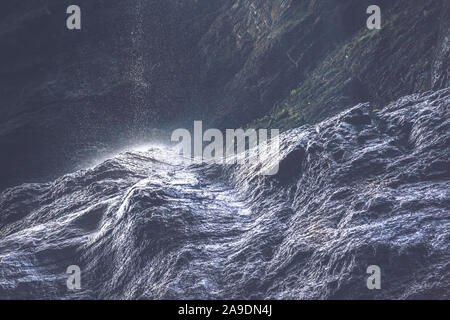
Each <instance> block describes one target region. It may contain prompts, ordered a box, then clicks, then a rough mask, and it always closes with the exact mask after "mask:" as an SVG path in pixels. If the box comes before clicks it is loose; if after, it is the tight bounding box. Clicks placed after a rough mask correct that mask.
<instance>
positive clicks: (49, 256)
mask: <svg viewBox="0 0 450 320" xmlns="http://www.w3.org/2000/svg"><path fill="white" fill-rule="evenodd" d="M449 119H450V89H445V90H441V91H437V92H427V93H423V94H415V95H412V96H407V97H404V98H402V99H400V100H398V101H396V102H393V103H391V104H390V105H388V106H387V107H386V108H384V109H383V110H382V111H374V107H373V106H372V105H370V104H359V105H357V106H355V107H353V108H351V109H349V110H347V111H345V112H342V113H340V114H339V115H337V116H335V117H333V118H331V119H328V120H326V121H324V122H321V123H319V124H317V125H316V126H314V127H308V126H303V127H301V128H298V129H294V130H289V131H287V132H285V133H283V134H282V136H281V148H280V150H281V151H280V170H279V172H278V174H277V175H274V176H260V175H259V174H258V173H259V172H260V170H261V169H262V168H264V167H267V166H271V165H273V161H274V157H267V158H265V159H263V162H262V168H261V166H257V165H254V164H253V163H250V165H245V166H244V165H230V166H224V165H217V164H216V165H211V164H191V165H189V164H186V163H183V162H180V161H177V160H179V159H178V158H177V156H176V155H175V154H173V153H172V151H171V150H169V149H164V148H151V149H150V150H148V151H146V152H129V153H126V154H122V155H120V156H118V157H115V158H113V159H111V160H108V161H106V162H104V163H103V164H101V165H99V166H97V167H95V168H94V169H91V170H87V171H79V172H77V173H74V174H71V175H67V176H64V177H62V178H60V179H58V180H56V181H55V182H53V183H47V184H25V185H22V186H19V187H16V188H12V189H9V190H7V191H6V192H4V193H2V194H1V195H0V211H1V215H0V296H1V297H2V298H56V299H65V298H81V299H83V298H100V299H105V298H116V299H117V298H124V299H131V298H151V299H162V298H178V299H179V298H194V299H205V298H240V299H247V298H276V299H314V298H320V299H341V298H352V299H354V298H368V299H375V298H384V299H419V298H426V299H428V298H437V299H449V298H450V279H449V277H448V275H449V274H450V247H449V245H450V194H449V190H450V188H449V187H450V179H449V178H450V170H449V168H450V166H449V165H448V161H449V159H448V155H449V152H450V122H449V121H450V120H449ZM69 265H78V266H79V267H80V268H81V272H82V283H81V289H80V290H78V291H69V290H67V288H66V280H67V277H68V275H66V274H65V271H66V269H67V267H68V266H69ZM370 265H377V266H379V267H380V268H381V274H382V278H381V288H382V289H381V290H368V289H367V287H366V279H367V277H368V275H367V273H366V270H367V267H368V266H370Z"/></svg>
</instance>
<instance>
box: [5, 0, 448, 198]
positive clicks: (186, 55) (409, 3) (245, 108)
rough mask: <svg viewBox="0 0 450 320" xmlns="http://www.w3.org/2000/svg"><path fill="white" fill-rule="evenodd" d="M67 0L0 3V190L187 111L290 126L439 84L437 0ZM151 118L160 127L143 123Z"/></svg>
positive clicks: (441, 48)
mask: <svg viewBox="0 0 450 320" xmlns="http://www.w3.org/2000/svg"><path fill="white" fill-rule="evenodd" d="M377 3H378V5H380V6H381V8H382V21H383V23H382V30H380V31H377V32H373V31H370V30H368V29H367V27H366V19H367V17H368V15H367V14H366V9H367V7H368V6H369V5H371V4H373V3H372V1H369V0H342V1H336V0H323V1H316V0H270V1H269V0H264V1H254V0H232V1H229V0H214V1H211V0H165V1H145V0H125V1H109V0H79V1H76V4H77V5H79V6H80V8H81V12H82V29H81V30H80V31H69V30H67V29H66V24H65V19H66V8H67V7H68V6H69V5H72V4H73V2H72V1H69V0H21V1H14V0H5V1H2V3H1V4H0V43H1V44H2V50H1V51H0V59H1V61H2V64H1V65H0V85H1V91H0V100H1V107H0V148H1V150H2V157H0V177H1V179H0V190H4V189H5V188H6V187H11V186H15V185H18V184H20V183H23V182H45V181H49V180H52V179H55V178H57V177H59V176H61V175H62V174H65V173H68V172H73V171H75V170H78V169H82V168H84V167H85V166H86V164H85V163H86V161H87V160H90V159H91V158H92V157H99V156H104V155H106V154H108V153H109V152H110V151H111V150H115V149H117V148H121V147H124V146H129V145H130V144H133V143H136V142H139V141H142V140H145V141H149V140H152V141H154V140H156V139H163V138H164V139H167V138H168V137H169V136H170V135H169V134H167V132H166V130H167V131H169V132H170V130H172V129H175V128H178V127H186V126H188V125H190V124H192V121H193V120H203V121H204V122H205V125H211V126H214V127H217V128H220V129H224V128H237V127H241V126H245V125H250V126H252V127H257V128H260V127H261V128H265V127H271V128H277V129H283V130H287V129H291V128H295V127H299V126H301V125H304V124H307V123H308V124H315V123H317V122H319V121H322V120H324V119H326V118H328V117H330V116H333V115H336V114H337V113H339V112H341V111H343V110H345V109H347V108H349V107H351V106H353V105H356V104H358V103H362V102H368V101H370V102H373V103H375V104H377V105H378V106H382V105H386V104H388V103H389V102H391V101H394V100H396V99H398V98H399V97H401V96H404V95H408V94H413V93H419V92H424V91H427V90H439V89H443V88H446V87H449V86H450V82H449V81H450V77H449V72H450V71H449V67H450V65H449V62H448V56H449V48H450V44H449V43H450V42H449V34H450V29H449V27H450V25H449V21H450V7H449V2H448V1H447V0H434V1H423V0H398V1H390V0H383V1H378V2H377ZM154 130H161V132H159V131H158V132H159V133H158V132H154Z"/></svg>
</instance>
